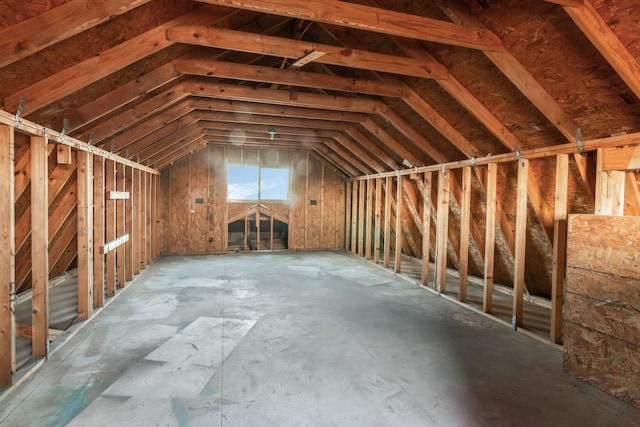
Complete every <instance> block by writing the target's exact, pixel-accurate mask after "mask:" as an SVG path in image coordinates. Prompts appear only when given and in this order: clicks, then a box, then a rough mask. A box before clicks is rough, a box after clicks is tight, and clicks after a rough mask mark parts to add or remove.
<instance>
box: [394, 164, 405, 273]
mask: <svg viewBox="0 0 640 427" xmlns="http://www.w3.org/2000/svg"><path fill="white" fill-rule="evenodd" d="M402 178H403V177H402V175H398V176H397V177H396V226H395V231H396V257H395V265H394V268H393V271H394V272H395V273H396V274H398V273H400V267H401V264H402V201H403V200H404V197H402Z"/></svg>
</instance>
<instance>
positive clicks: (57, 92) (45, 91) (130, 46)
mask: <svg viewBox="0 0 640 427" xmlns="http://www.w3.org/2000/svg"><path fill="white" fill-rule="evenodd" d="M233 13H234V11H231V10H229V9H225V8H216V9H214V10H213V12H211V11H210V12H207V11H205V10H204V9H202V8H200V9H198V10H196V11H193V12H189V13H186V14H184V15H182V16H180V17H178V18H175V19H173V20H171V21H167V22H165V23H162V24H160V25H158V26H156V27H154V28H153V29H151V30H149V31H147V32H145V33H143V34H140V35H139V36H136V37H133V38H131V39H129V40H127V41H125V42H123V43H121V44H119V45H116V46H114V47H112V48H111V49H107V50H105V51H103V52H100V55H95V56H93V57H91V58H89V59H87V60H84V61H82V62H80V63H78V64H75V65H72V66H70V67H67V68H65V69H64V70H62V71H60V72H59V73H56V74H53V75H52V76H50V77H47V78H45V79H43V80H40V81H39V82H37V83H35V84H33V85H31V86H28V87H26V88H24V89H21V90H19V91H17V92H15V93H13V94H11V95H8V96H7V97H6V98H5V102H4V108H5V109H7V110H11V111H16V110H17V108H18V103H19V100H20V98H24V99H25V100H26V108H25V110H24V112H23V114H24V115H28V114H30V113H33V112H34V111H37V110H39V109H41V108H42V107H45V106H47V105H49V104H51V103H53V102H55V101H58V100H60V99H62V98H64V97H65V96H68V95H71V94H72V93H73V92H75V91H77V90H79V89H82V88H83V87H86V86H88V85H90V84H92V83H95V82H97V81H98V80H100V79H102V78H105V77H107V76H108V75H110V74H112V73H114V72H116V71H118V70H121V69H123V68H125V67H127V66H129V65H131V64H133V63H134V62H136V61H139V60H141V59H142V58H145V57H147V56H149V55H152V54H154V53H156V52H159V51H161V50H162V49H165V48H166V47H169V46H171V45H172V44H174V42H173V41H171V40H169V39H167V37H166V36H165V33H166V31H167V29H168V28H171V27H174V26H176V25H183V24H198V23H203V24H205V23H206V24H207V25H211V24H213V23H215V22H218V21H220V20H222V19H224V18H226V17H228V16H229V15H231V14H233Z"/></svg>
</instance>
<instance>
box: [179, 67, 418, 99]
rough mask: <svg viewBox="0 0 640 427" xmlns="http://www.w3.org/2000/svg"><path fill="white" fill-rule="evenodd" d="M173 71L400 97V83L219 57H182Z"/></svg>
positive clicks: (403, 93) (401, 90)
mask: <svg viewBox="0 0 640 427" xmlns="http://www.w3.org/2000/svg"><path fill="white" fill-rule="evenodd" d="M175 69H176V71H177V72H180V73H183V74H191V75H197V76H203V77H218V78H226V79H235V80H248V81H253V82H261V83H270V84H273V83H275V84H279V85H289V86H300V87H306V88H317V89H330V90H337V91H344V92H355V93H362V94H368V95H378V96H389V97H400V98H402V97H404V96H406V94H405V91H404V89H403V87H402V86H401V85H398V84H389V83H384V82H379V81H375V80H360V79H352V78H344V77H336V76H330V75H327V74H320V73H310V72H306V71H298V70H291V69H281V68H271V67H263V66H258V65H245V64H236V63H231V62H222V61H206V60H198V59H191V60H182V61H177V62H176V64H175Z"/></svg>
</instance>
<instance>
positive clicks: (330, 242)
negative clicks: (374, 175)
mask: <svg viewBox="0 0 640 427" xmlns="http://www.w3.org/2000/svg"><path fill="white" fill-rule="evenodd" d="M322 170H323V182H322V201H321V202H320V209H321V214H320V221H321V223H322V236H321V243H320V246H321V247H322V248H336V247H337V245H336V228H337V227H336V225H337V224H336V207H337V206H336V205H337V188H336V187H337V185H338V184H337V182H338V180H337V176H336V175H335V173H333V172H332V170H331V168H329V167H327V166H326V165H322ZM372 182H373V181H372Z"/></svg>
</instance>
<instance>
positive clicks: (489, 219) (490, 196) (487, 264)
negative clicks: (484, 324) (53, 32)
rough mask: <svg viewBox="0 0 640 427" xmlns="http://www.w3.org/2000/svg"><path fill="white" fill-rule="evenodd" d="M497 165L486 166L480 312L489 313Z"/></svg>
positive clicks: (491, 297)
mask: <svg viewBox="0 0 640 427" xmlns="http://www.w3.org/2000/svg"><path fill="white" fill-rule="evenodd" d="M497 178H498V165H497V164H496V163H489V164H488V165H487V186H486V193H487V208H486V209H487V211H486V233H485V240H484V245H485V246H484V293H483V297H482V310H483V311H484V312H485V313H491V310H492V309H493V265H494V249H495V244H496V192H497V181H498V179H497Z"/></svg>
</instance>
